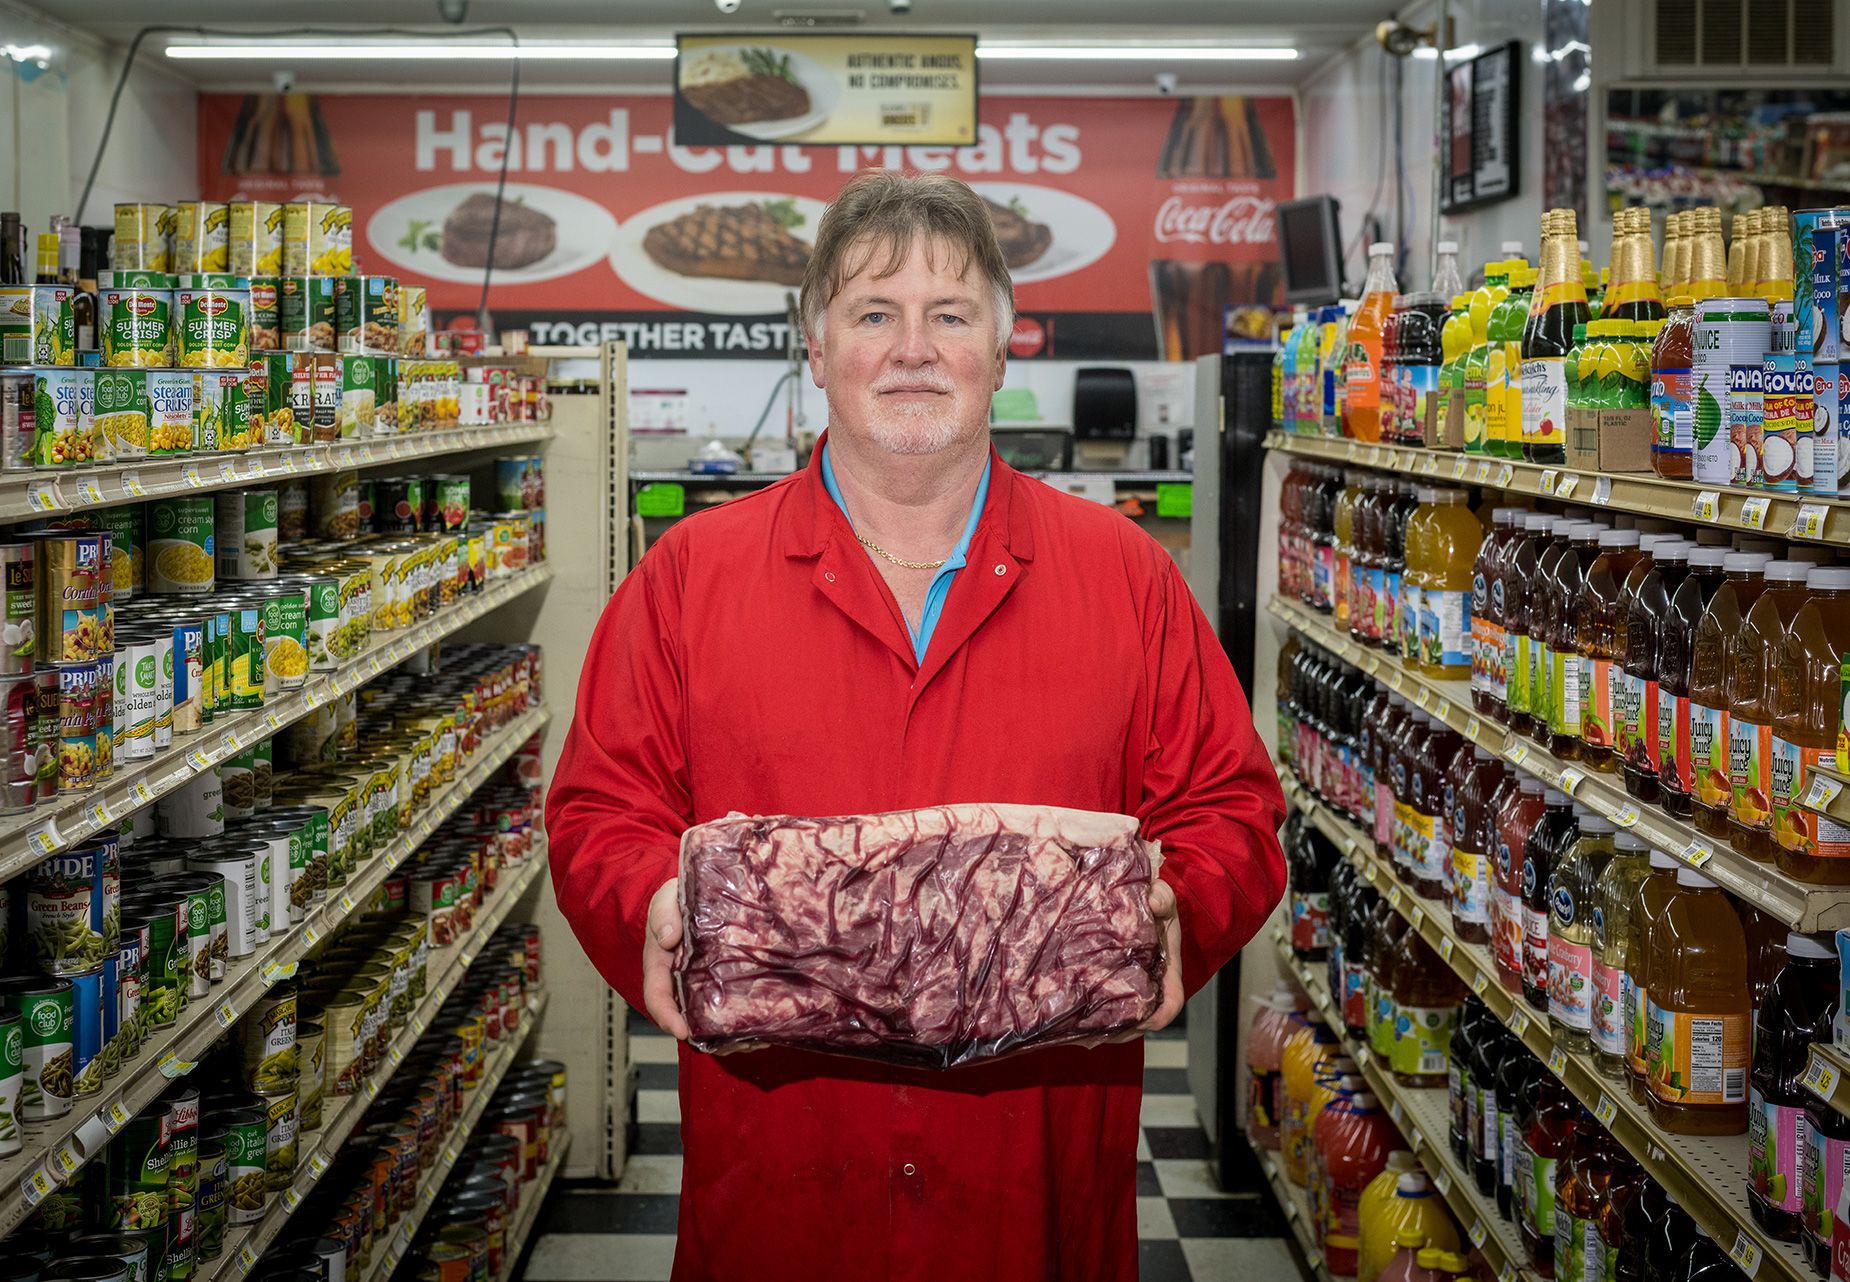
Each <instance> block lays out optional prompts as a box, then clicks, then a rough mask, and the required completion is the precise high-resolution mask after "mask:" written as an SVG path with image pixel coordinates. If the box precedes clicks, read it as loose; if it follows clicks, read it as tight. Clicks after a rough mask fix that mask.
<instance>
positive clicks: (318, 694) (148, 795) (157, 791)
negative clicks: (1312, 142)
mask: <svg viewBox="0 0 1850 1282" xmlns="http://www.w3.org/2000/svg"><path fill="white" fill-rule="evenodd" d="M551 578H552V569H551V567H550V566H547V565H544V564H542V565H537V566H534V567H533V568H532V569H530V570H523V571H521V572H520V573H519V574H516V575H513V576H511V577H509V578H505V579H502V580H500V581H499V582H497V583H494V584H492V585H491V586H489V587H487V588H485V589H484V590H483V591H481V592H478V593H476V594H475V595H473V596H470V597H467V598H464V599H463V600H460V601H458V602H457V603H456V604H454V605H452V606H450V607H449V608H448V609H445V610H441V611H439V612H438V613H436V614H434V615H433V616H431V617H430V618H429V619H427V620H425V621H424V622H423V623H419V624H415V625H413V626H412V627H409V628H400V629H397V630H395V631H392V632H383V633H379V634H378V635H377V636H376V638H375V639H374V641H373V643H372V644H371V645H370V646H368V647H367V648H366V650H365V651H363V652H362V653H361V654H359V655H357V656H355V657H354V658H352V659H349V660H348V661H347V662H346V663H344V664H342V665H341V666H340V667H339V668H337V669H334V670H333V671H329V672H311V673H310V674H309V681H308V683H307V684H306V685H304V686H303V687H302V688H301V689H299V690H292V691H288V692H285V693H284V694H283V695H282V696H281V697H279V698H277V699H275V700H274V701H272V702H269V703H266V704H265V705H264V706H263V707H261V708H251V709H248V710H246V711H243V712H234V713H232V714H231V715H230V716H228V717H216V718H214V719H213V722H212V724H211V725H210V726H208V727H207V728H205V729H204V730H201V731H200V732H199V733H198V734H194V735H188V736H186V737H184V738H182V737H180V736H179V735H176V736H174V742H173V746H172V747H171V748H167V749H165V750H163V751H161V752H159V753H156V754H155V755H154V756H152V757H150V758H148V759H147V760H146V761H139V762H128V761H123V762H122V763H121V764H122V766H124V767H126V768H122V769H117V770H116V772H115V773H114V774H113V775H111V776H110V779H109V782H108V783H107V784H106V785H104V786H102V787H99V788H93V789H90V790H88V791H85V792H74V793H61V794H59V796H58V797H57V798H56V799H55V800H53V801H49V802H46V803H45V804H44V805H40V806H34V807H33V808H32V809H31V810H28V811H25V812H22V813H20V814H17V815H9V816H7V817H6V818H4V819H0V881H4V880H5V879H7V878H9V877H14V876H17V875H18V874H19V873H22V872H24V871H25V870H26V869H28V868H30V867H31V866H32V865H33V864H36V863H37V862H38V861H39V860H41V859H43V858H45V856H47V855H50V854H54V853H56V852H57V851H59V850H63V849H65V848H66V847H69V846H73V845H76V844H78V843H79V842H81V841H83V840H84V839H85V838H86V837H90V836H92V835H94V834H95V833H97V832H100V831H102V830H103V829H104V828H109V827H114V826H115V825H116V824H118V823H119V822H121V820H122V817H123V816H124V815H127V814H131V813H133V812H134V811H137V810H140V809H141V808H142V807H144V806H147V805H149V804H150V803H152V802H154V801H156V800H158V799H159V798H161V797H163V796H166V795H167V794H168V793H170V792H172V791H174V790H175V789H176V788H179V787H181V786H182V785H183V784H185V783H186V782H187V781H188V780H190V779H192V778H193V777H194V776H195V775H197V774H199V773H201V772H202V771H205V770H209V769H211V768H212V767H214V766H216V765H218V764H219V763H220V762H222V761H224V760H225V759H226V758H228V757H232V756H236V755H237V754H238V753H240V752H243V751H244V750H245V749H247V748H249V747H250V746H251V745H252V744H255V743H261V742H262V741H263V740H265V739H268V738H270V737H271V736H272V735H274V734H276V733H277V732H278V731H280V730H282V729H283V727H284V726H287V725H291V724H293V723H294V722H297V721H300V720H301V719H302V718H304V717H306V716H307V715H308V714H309V713H310V712H312V711H313V710H314V709H316V708H318V707H320V706H321V705H322V704H324V703H327V702H328V701H330V700H332V699H334V698H336V697H338V696H340V695H343V694H346V693H348V692H349V691H351V690H355V689H357V688H359V687H360V686H363V685H365V684H366V683H367V682H369V681H371V680H372V679H373V678H375V677H377V676H380V675H381V674H383V673H384V672H385V671H387V669H389V668H393V667H396V666H397V665H398V664H400V663H402V662H404V661H405V660H406V659H407V658H409V657H410V656H411V655H412V654H413V653H415V652H416V651H418V650H421V649H423V648H424V647H425V646H428V645H430V644H431V643H432V642H433V641H440V640H442V639H443V638H444V637H447V636H449V635H451V634H452V633H455V632H457V631H459V630H461V629H462V628H464V627H466V626H467V625H469V624H470V623H473V622H474V621H475V620H477V619H479V618H481V617H482V616H483V615H485V614H487V613H488V612H489V611H491V610H495V609H499V608H500V607H501V606H503V605H506V604H507V603H508V602H509V601H512V600H514V599H515V598H516V597H519V596H524V595H525V594H526V593H528V592H531V591H532V590H533V589H534V588H537V587H539V586H540V585H541V584H542V583H545V582H546V581H547V580H549V579H551ZM203 599H209V598H203Z"/></svg>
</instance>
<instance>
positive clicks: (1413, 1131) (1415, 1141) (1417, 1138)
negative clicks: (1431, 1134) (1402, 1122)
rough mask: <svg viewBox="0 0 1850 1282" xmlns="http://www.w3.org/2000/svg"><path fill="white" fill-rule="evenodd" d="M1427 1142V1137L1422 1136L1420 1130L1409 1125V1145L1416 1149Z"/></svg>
mask: <svg viewBox="0 0 1850 1282" xmlns="http://www.w3.org/2000/svg"><path fill="white" fill-rule="evenodd" d="M1425 1142H1426V1137H1425V1136H1424V1135H1421V1134H1420V1128H1419V1127H1417V1126H1414V1125H1411V1124H1409V1125H1408V1127H1407V1143H1409V1144H1411V1145H1413V1147H1414V1148H1418V1147H1419V1146H1420V1145H1421V1144H1424V1143H1425Z"/></svg>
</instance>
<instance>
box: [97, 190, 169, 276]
mask: <svg viewBox="0 0 1850 1282" xmlns="http://www.w3.org/2000/svg"><path fill="white" fill-rule="evenodd" d="M174 221H175V220H174V208H173V206H172V205H153V204H119V205H117V206H116V231H115V237H114V239H112V240H111V241H110V242H109V265H110V266H111V267H113V268H114V269H115V270H116V271H128V270H145V271H155V272H170V271H172V270H173V242H174Z"/></svg>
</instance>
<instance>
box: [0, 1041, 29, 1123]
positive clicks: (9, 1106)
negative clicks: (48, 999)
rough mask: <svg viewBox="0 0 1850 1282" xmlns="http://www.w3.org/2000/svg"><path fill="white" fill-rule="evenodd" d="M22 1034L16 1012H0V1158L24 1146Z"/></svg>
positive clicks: (23, 1047) (23, 1042) (23, 1048)
mask: <svg viewBox="0 0 1850 1282" xmlns="http://www.w3.org/2000/svg"><path fill="white" fill-rule="evenodd" d="M24 1054H25V1035H24V1032H23V1030H22V1027H21V1020H20V1018H19V1012H18V1011H13V1010H0V1156H5V1155H7V1154H10V1153H17V1152H19V1150H20V1149H22V1148H24V1147H25V1143H26V1141H25V1133H24V1130H23V1128H22V1126H21V1117H20V1093H21V1091H22V1090H23V1089H24V1087H25V1080H26V1078H25V1066H24V1065H25V1061H24Z"/></svg>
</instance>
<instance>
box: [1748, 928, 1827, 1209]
mask: <svg viewBox="0 0 1850 1282" xmlns="http://www.w3.org/2000/svg"><path fill="white" fill-rule="evenodd" d="M1836 1010H1837V950H1836V948H1835V947H1834V946H1833V944H1832V942H1831V940H1830V937H1829V936H1811V935H1801V934H1796V933H1794V934H1788V935H1787V936H1786V964H1785V967H1784V968H1783V969H1781V971H1780V972H1779V974H1778V975H1777V976H1776V977H1775V978H1774V980H1773V984H1772V987H1771V988H1769V989H1768V990H1767V995H1766V1000H1765V1001H1764V1002H1762V1003H1761V1005H1760V1010H1759V1014H1758V1015H1757V1016H1756V1018H1755V1021H1754V1062H1753V1071H1752V1073H1751V1074H1750V1076H1749V1098H1748V1114H1747V1177H1748V1187H1747V1206H1748V1209H1749V1210H1750V1211H1752V1212H1753V1216H1754V1221H1755V1223H1757V1224H1759V1225H1760V1227H1761V1228H1763V1229H1765V1230H1766V1231H1767V1233H1768V1234H1770V1235H1771V1236H1773V1237H1776V1238H1779V1239H1780V1240H1781V1241H1785V1242H1796V1241H1798V1240H1799V1237H1800V1235H1801V1234H1802V1233H1803V1231H1804V1215H1803V1207H1802V1204H1801V1195H1802V1193H1803V1186H1802V1182H1801V1181H1802V1177H1803V1169H1802V1161H1801V1157H1802V1152H1803V1150H1804V1148H1805V1145H1806V1142H1807V1140H1806V1122H1805V1109H1806V1107H1807V1105H1808V1103H1809V1102H1810V1098H1811V1097H1810V1092H1808V1091H1807V1090H1806V1089H1805V1087H1804V1085H1803V1084H1802V1083H1803V1080H1804V1077H1805V1066H1806V1064H1807V1062H1808V1061H1809V1060H1810V1058H1811V1045H1812V1043H1813V1042H1829V1041H1830V1040H1831V1016H1832V1015H1833V1014H1834V1013H1835V1012H1836Z"/></svg>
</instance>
